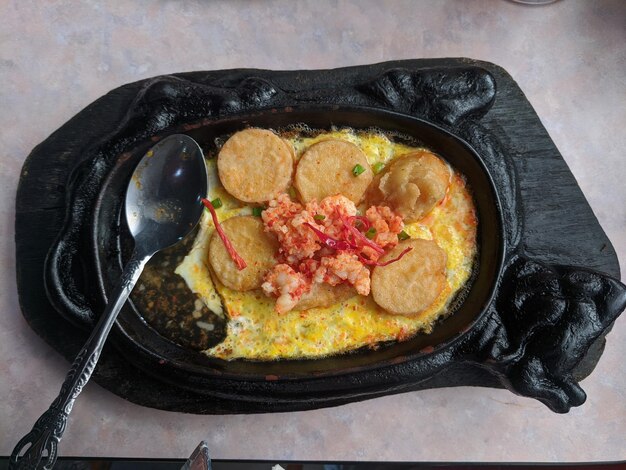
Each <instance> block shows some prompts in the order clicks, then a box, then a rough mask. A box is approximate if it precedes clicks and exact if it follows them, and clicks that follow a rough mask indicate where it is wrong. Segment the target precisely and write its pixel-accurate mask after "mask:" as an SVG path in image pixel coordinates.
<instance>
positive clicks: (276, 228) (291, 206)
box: [261, 194, 321, 264]
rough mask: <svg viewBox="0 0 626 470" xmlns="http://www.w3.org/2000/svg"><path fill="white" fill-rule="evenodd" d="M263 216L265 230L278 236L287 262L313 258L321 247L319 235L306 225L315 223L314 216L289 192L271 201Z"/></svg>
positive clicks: (292, 262)
mask: <svg viewBox="0 0 626 470" xmlns="http://www.w3.org/2000/svg"><path fill="white" fill-rule="evenodd" d="M261 217H262V218H263V222H264V224H265V230H266V231H267V232H270V233H274V234H276V236H277V237H278V241H279V242H280V253H281V254H282V255H283V257H284V258H285V261H287V263H290V264H295V263H297V262H298V261H300V260H303V259H306V258H311V257H312V256H313V254H314V253H315V252H316V251H317V250H319V249H320V247H321V246H320V244H319V242H318V239H317V236H316V235H315V233H314V232H312V231H311V229H310V228H309V227H308V226H307V225H305V223H310V224H314V223H315V220H314V219H313V216H312V215H311V214H310V213H309V212H308V211H305V210H303V207H302V205H301V204H298V203H297V202H293V201H292V200H291V199H290V198H289V196H288V195H287V194H281V195H279V196H278V198H277V199H274V200H272V201H270V203H269V207H268V208H267V209H266V210H264V211H263V213H262V214H261Z"/></svg>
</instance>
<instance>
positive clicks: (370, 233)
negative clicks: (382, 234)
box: [365, 227, 376, 240]
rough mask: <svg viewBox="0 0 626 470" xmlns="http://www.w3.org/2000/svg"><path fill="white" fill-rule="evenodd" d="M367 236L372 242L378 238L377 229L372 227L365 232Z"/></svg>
mask: <svg viewBox="0 0 626 470" xmlns="http://www.w3.org/2000/svg"><path fill="white" fill-rule="evenodd" d="M365 236H366V237H367V238H369V239H370V240H371V239H372V238H374V237H375V236H376V229H375V228H374V227H370V228H369V229H368V230H367V232H365Z"/></svg>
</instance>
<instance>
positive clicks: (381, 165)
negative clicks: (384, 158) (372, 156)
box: [372, 162, 385, 175]
mask: <svg viewBox="0 0 626 470" xmlns="http://www.w3.org/2000/svg"><path fill="white" fill-rule="evenodd" d="M383 168H385V164H384V163H383V162H377V163H374V164H373V165H372V171H373V172H374V174H375V175H377V174H378V173H380V172H381V171H382V170H383Z"/></svg>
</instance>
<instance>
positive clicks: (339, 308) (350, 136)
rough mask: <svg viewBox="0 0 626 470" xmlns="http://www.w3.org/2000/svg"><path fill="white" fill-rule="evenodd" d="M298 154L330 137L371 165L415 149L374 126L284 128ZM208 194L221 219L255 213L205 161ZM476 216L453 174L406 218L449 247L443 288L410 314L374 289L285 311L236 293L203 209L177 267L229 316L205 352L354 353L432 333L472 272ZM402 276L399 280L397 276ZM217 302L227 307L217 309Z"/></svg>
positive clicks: (415, 230)
mask: <svg viewBox="0 0 626 470" xmlns="http://www.w3.org/2000/svg"><path fill="white" fill-rule="evenodd" d="M285 138H286V139H287V140H289V141H290V142H291V143H292V144H293V146H294V148H295V150H296V155H297V157H299V156H300V155H302V153H303V152H304V150H305V149H306V148H307V147H309V146H310V145H312V144H314V143H316V142H318V141H320V140H323V139H328V138H337V139H343V140H347V141H350V142H352V143H354V144H356V145H358V146H359V147H360V148H361V149H362V150H363V152H365V154H366V156H367V159H368V161H369V163H370V165H373V164H375V163H378V162H382V163H387V162H389V161H390V160H392V159H393V158H395V157H397V156H400V155H403V154H405V153H409V152H411V151H414V150H416V148H414V147H409V146H407V145H403V144H398V143H393V142H391V141H390V140H389V139H388V138H387V137H386V136H384V135H383V134H380V133H376V132H356V131H354V130H351V129H341V130H336V131H333V132H326V133H322V134H320V135H318V136H316V137H313V138H308V137H302V136H300V135H293V133H289V134H286V137H285ZM207 167H208V170H209V175H210V176H209V179H210V181H209V187H210V194H209V199H211V200H212V199H214V198H216V197H219V198H220V199H221V200H222V203H223V206H222V208H221V209H219V210H218V211H217V213H218V216H219V217H220V221H222V220H226V219H228V218H230V217H233V216H236V215H248V214H251V213H252V209H251V207H250V206H247V205H244V204H243V203H241V202H239V201H237V200H236V199H234V198H233V197H232V196H230V195H229V194H228V193H227V192H226V191H225V190H224V188H223V187H222V185H221V184H220V182H219V178H218V177H217V169H216V160H215V159H211V160H207ZM476 225H477V220H476V215H475V208H474V203H473V200H472V197H471V195H470V193H469V190H468V188H467V187H466V185H465V181H464V179H463V177H462V176H461V175H459V174H456V173H455V174H454V176H453V177H452V181H451V185H450V188H449V190H448V195H447V196H446V198H445V199H444V201H443V202H442V203H441V204H440V205H439V206H437V207H435V208H434V209H433V210H432V211H431V213H430V214H429V215H428V216H426V217H425V218H424V219H422V220H420V221H419V222H416V223H412V224H408V225H406V227H405V231H406V232H407V233H408V234H409V235H410V236H411V237H412V238H424V239H428V240H432V239H434V240H435V241H436V242H437V244H438V245H439V246H440V247H441V248H442V249H443V250H445V252H446V253H447V286H446V287H445V288H444V289H443V291H442V292H441V294H440V295H439V297H438V298H437V300H436V301H435V302H434V303H433V304H432V305H431V306H430V307H429V308H428V309H426V310H425V311H423V312H421V313H420V314H419V315H417V316H415V317H405V316H400V315H390V314H388V313H386V312H385V311H384V310H382V309H381V308H380V307H378V305H376V303H375V302H374V301H373V300H372V298H371V295H370V296H368V297H363V296H360V295H356V296H354V297H352V298H351V299H348V300H346V301H344V302H341V303H339V304H337V305H335V306H333V307H330V308H313V309H309V310H306V311H290V312H287V313H286V314H283V315H278V314H277V313H276V312H275V311H274V302H275V299H272V298H268V297H266V296H265V295H264V294H263V293H262V292H261V291H260V290H259V291H248V292H238V291H234V290H231V289H228V288H226V287H225V286H223V285H221V284H219V283H218V282H217V281H215V280H214V279H213V278H212V277H211V272H210V270H209V267H208V246H209V243H208V242H209V240H210V238H211V235H212V233H213V231H214V227H213V224H212V222H211V218H210V216H208V214H205V216H204V217H203V219H202V221H201V228H200V232H199V234H198V236H197V238H196V240H195V243H194V246H193V248H192V250H191V251H190V253H189V254H188V255H187V257H186V258H185V259H184V261H183V262H182V263H181V265H180V266H178V268H177V269H176V273H178V274H179V275H181V276H182V277H183V278H184V279H185V281H186V283H187V285H188V286H189V288H190V289H191V290H192V291H193V292H195V293H197V294H198V295H199V296H200V297H201V298H202V299H203V301H204V302H205V303H206V305H207V306H208V307H209V308H210V309H211V310H213V311H214V312H216V313H223V314H225V315H226V317H227V318H228V325H227V336H226V338H225V339H224V341H223V342H221V343H220V344H218V345H217V346H215V347H213V348H211V349H208V350H206V351H205V353H206V354H207V355H209V356H214V357H218V358H222V359H227V360H230V359H238V358H243V359H250V360H276V359H296V358H316V357H323V356H328V355H333V354H339V353H343V352H347V351H351V350H354V349H357V348H360V347H363V346H369V347H374V348H375V347H376V345H377V343H379V342H382V341H389V340H398V341H402V340H406V339H409V338H410V337H412V336H413V335H415V334H416V333H418V332H426V333H428V332H430V331H432V328H433V324H434V322H435V321H436V320H437V319H439V318H442V317H445V316H446V315H447V314H449V311H448V305H449V304H450V301H451V300H452V298H453V297H454V294H456V293H457V292H458V291H459V290H460V289H461V288H462V287H463V286H464V284H465V283H466V282H467V281H468V279H469V278H470V276H471V273H472V268H473V263H474V259H475V255H476V250H477V248H476ZM398 282H402V279H398ZM222 305H223V306H224V307H225V312H224V309H223V308H222Z"/></svg>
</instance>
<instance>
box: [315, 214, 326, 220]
mask: <svg viewBox="0 0 626 470" xmlns="http://www.w3.org/2000/svg"><path fill="white" fill-rule="evenodd" d="M325 218H326V216H325V215H322V214H317V215H314V216H313V219H314V220H324V219H325Z"/></svg>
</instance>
